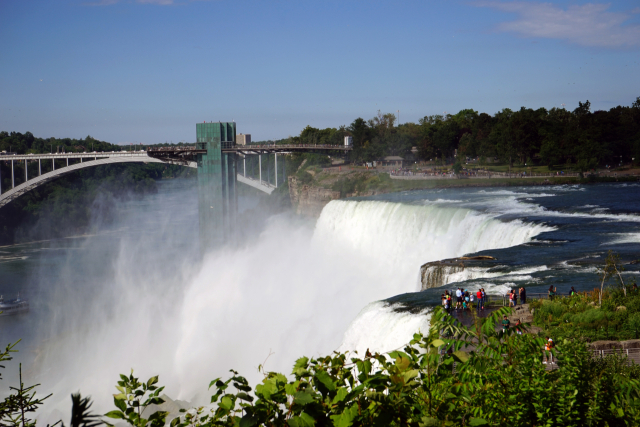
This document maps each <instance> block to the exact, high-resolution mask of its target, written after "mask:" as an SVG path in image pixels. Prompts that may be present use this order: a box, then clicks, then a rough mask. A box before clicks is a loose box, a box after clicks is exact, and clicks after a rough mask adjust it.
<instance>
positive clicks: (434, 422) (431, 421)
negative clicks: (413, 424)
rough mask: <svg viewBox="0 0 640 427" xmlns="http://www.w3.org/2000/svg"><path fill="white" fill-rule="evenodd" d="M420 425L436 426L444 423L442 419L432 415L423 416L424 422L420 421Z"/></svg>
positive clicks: (421, 426)
mask: <svg viewBox="0 0 640 427" xmlns="http://www.w3.org/2000/svg"><path fill="white" fill-rule="evenodd" d="M418 425H419V426H420V427H435V426H440V425H442V422H441V421H440V420H437V419H435V418H431V417H422V422H421V423H418Z"/></svg>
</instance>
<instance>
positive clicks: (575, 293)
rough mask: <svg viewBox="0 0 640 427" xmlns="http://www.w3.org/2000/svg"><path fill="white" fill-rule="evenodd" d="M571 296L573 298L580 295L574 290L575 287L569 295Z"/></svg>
mask: <svg viewBox="0 0 640 427" xmlns="http://www.w3.org/2000/svg"><path fill="white" fill-rule="evenodd" d="M569 295H571V296H572V297H573V296H576V295H578V293H577V292H576V290H575V289H574V288H573V286H572V287H571V292H570V293H569Z"/></svg>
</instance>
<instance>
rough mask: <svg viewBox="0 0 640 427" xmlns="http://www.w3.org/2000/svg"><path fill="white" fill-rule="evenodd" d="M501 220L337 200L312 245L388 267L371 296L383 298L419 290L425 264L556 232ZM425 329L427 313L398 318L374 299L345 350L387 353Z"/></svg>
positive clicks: (453, 210) (436, 207)
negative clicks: (384, 281)
mask: <svg viewBox="0 0 640 427" xmlns="http://www.w3.org/2000/svg"><path fill="white" fill-rule="evenodd" d="M496 216H497V215H489V214H484V213H480V212H477V211H474V210H471V209H466V208H462V207H444V206H441V205H440V204H433V205H426V206H423V205H409V204H403V203H390V202H380V201H345V200H336V201H332V202H331V203H329V204H328V205H327V206H325V208H324V210H323V211H322V214H321V216H320V218H319V219H318V222H317V224H316V230H315V233H314V244H315V245H317V246H322V247H324V248H330V251H331V252H332V253H333V255H334V257H335V258H336V259H340V258H350V259H353V260H354V264H355V265H357V264H360V265H363V267H364V266H365V265H366V266H369V268H373V266H375V270H384V277H387V276H390V277H389V278H388V279H386V283H379V282H378V281H376V282H375V283H376V285H377V286H375V287H374V286H372V291H373V290H374V289H373V288H375V289H378V290H379V291H378V292H372V296H374V295H375V297H376V299H382V298H386V297H389V296H392V295H396V294H400V293H404V292H411V291H416V290H419V287H418V289H416V288H415V282H416V280H415V278H416V276H417V275H418V274H419V268H420V266H421V265H422V264H423V263H425V262H429V261H435V260H439V259H444V258H452V257H459V256H463V255H465V254H468V253H474V252H479V251H483V250H488V249H500V248H506V247H511V246H516V245H519V244H522V243H526V242H528V241H530V240H531V239H532V238H533V237H535V236H536V235H538V234H540V233H542V232H544V231H549V230H551V228H550V227H547V226H545V225H541V224H529V223H524V222H522V221H520V220H513V221H502V220H499V219H497V218H496ZM363 258H364V259H363ZM364 268H365V269H366V268H367V267H364ZM381 274H382V273H381ZM372 299H373V298H372ZM427 328H428V315H427V314H426V313H422V314H411V313H397V312H395V311H393V310H392V309H390V308H389V307H386V306H385V304H384V303H381V302H374V303H371V304H369V305H367V306H366V307H365V308H364V309H363V310H362V311H361V312H360V314H359V315H358V316H357V317H356V319H355V320H354V321H353V322H352V323H351V325H350V326H349V328H348V330H347V331H346V332H345V334H344V339H343V342H342V344H341V346H340V350H342V351H346V350H357V351H359V352H363V351H365V350H366V349H367V348H369V349H371V350H372V351H389V350H392V349H395V348H397V347H399V346H401V345H403V344H404V343H407V342H409V340H410V339H411V337H412V336H413V333H414V332H416V331H417V329H421V330H422V331H423V332H426V329H427Z"/></svg>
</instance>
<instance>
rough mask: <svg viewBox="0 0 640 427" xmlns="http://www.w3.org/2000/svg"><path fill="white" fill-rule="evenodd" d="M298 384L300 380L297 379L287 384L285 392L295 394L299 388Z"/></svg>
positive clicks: (290, 394)
mask: <svg viewBox="0 0 640 427" xmlns="http://www.w3.org/2000/svg"><path fill="white" fill-rule="evenodd" d="M298 384H299V381H296V382H295V383H293V384H285V386H284V392H285V393H287V394H288V395H289V396H293V395H294V394H295V392H296V391H297V389H298Z"/></svg>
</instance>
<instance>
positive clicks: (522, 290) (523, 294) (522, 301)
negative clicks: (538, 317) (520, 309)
mask: <svg viewBox="0 0 640 427" xmlns="http://www.w3.org/2000/svg"><path fill="white" fill-rule="evenodd" d="M526 303H527V290H526V289H525V288H524V286H523V287H522V288H520V304H526Z"/></svg>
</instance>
